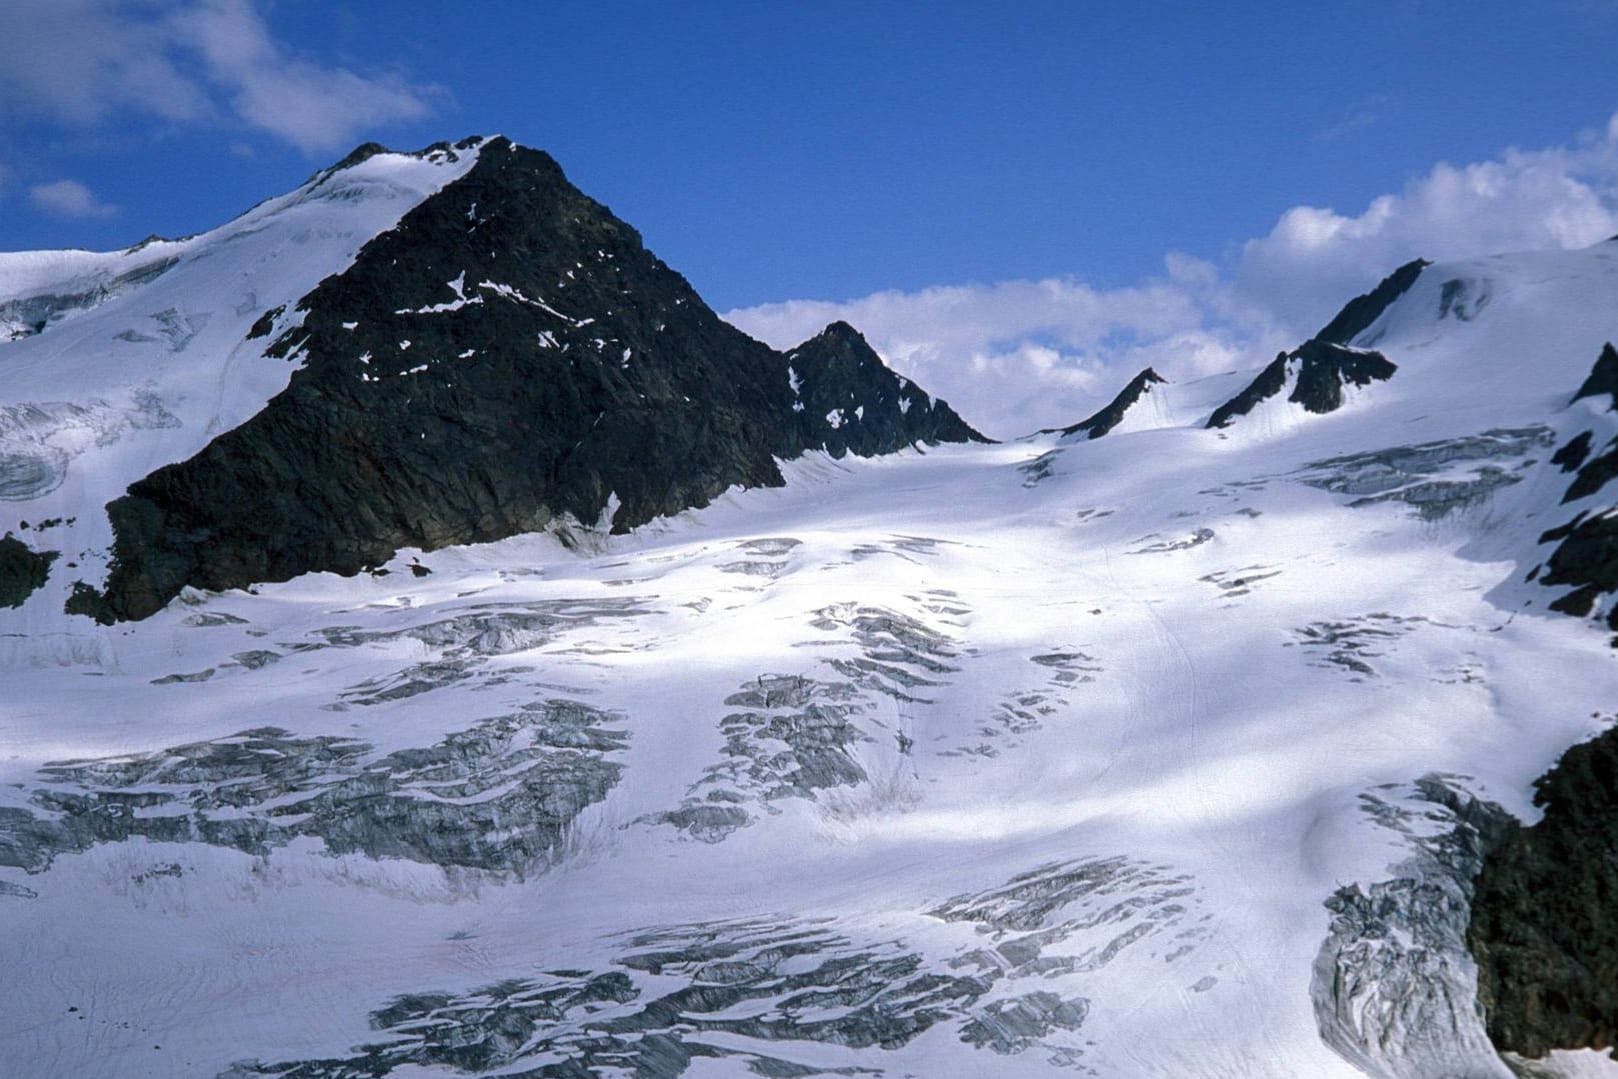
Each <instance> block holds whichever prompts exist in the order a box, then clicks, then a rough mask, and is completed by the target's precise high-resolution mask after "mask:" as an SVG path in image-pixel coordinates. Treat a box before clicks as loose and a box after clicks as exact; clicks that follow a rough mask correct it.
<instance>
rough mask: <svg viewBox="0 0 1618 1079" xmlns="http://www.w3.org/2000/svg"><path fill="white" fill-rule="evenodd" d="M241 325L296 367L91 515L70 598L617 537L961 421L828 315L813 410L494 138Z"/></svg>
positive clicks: (622, 233)
mask: <svg viewBox="0 0 1618 1079" xmlns="http://www.w3.org/2000/svg"><path fill="white" fill-rule="evenodd" d="M471 145H472V144H471V143H462V144H459V145H458V146H457V147H455V148H453V149H451V148H449V147H439V148H438V149H439V150H440V151H441V152H449V153H453V152H455V151H457V150H459V151H463V152H464V151H468V150H469V149H470V147H471ZM371 152H375V150H374V148H369V147H363V148H361V150H360V151H356V155H351V159H350V160H352V159H363V157H362V156H358V155H368V153H371ZM340 167H341V165H339V166H338V167H337V168H340ZM337 168H334V169H332V170H327V171H326V172H324V173H322V174H318V175H317V181H318V180H320V179H323V178H325V177H328V176H330V175H331V174H332V173H333V172H335V171H337ZM298 314H301V315H302V320H301V324H300V323H298V320H297V315H298ZM834 330H836V328H834ZM254 333H255V334H262V335H264V336H265V337H266V338H269V339H270V341H269V347H268V349H267V351H266V356H267V358H266V359H265V361H264V362H267V363H269V362H287V361H288V360H297V361H301V362H302V366H301V367H300V368H299V370H297V371H296V372H295V373H294V374H293V376H292V379H291V382H290V384H289V385H288V386H287V388H286V390H285V391H283V392H282V393H281V394H279V395H278V396H277V397H275V398H274V399H273V400H271V401H270V402H269V403H268V404H267V405H266V407H265V408H264V409H263V410H262V411H261V412H259V413H258V414H257V415H255V416H254V417H253V418H252V419H250V420H249V421H248V422H246V423H245V424H243V425H242V426H240V427H238V428H236V429H235V430H233V431H230V432H228V433H226V434H224V435H222V436H220V437H219V438H218V439H216V440H215V441H214V442H212V443H211V444H209V445H208V446H207V447H206V448H205V449H203V451H202V452H201V453H199V454H197V455H196V456H195V457H193V458H191V459H190V460H188V461H183V462H179V463H177V464H173V465H169V466H167V467H164V468H162V469H159V470H158V471H156V472H154V473H152V474H151V475H149V476H147V477H145V478H144V479H142V480H140V481H138V482H137V483H135V484H133V485H132V486H131V487H130V489H129V491H128V493H127V494H126V495H125V496H124V497H122V498H120V499H118V500H117V501H115V502H113V503H112V504H111V505H110V506H109V507H108V513H109V515H110V516H111V519H112V523H113V528H114V533H115V537H116V539H115V543H114V548H113V560H112V565H111V568H110V572H109V574H108V578H107V584H106V587H105V590H104V591H101V592H96V591H94V590H92V589H90V588H88V587H84V586H81V587H80V588H79V589H78V590H77V591H76V593H75V596H74V598H73V600H71V601H70V603H69V610H70V611H74V612H76V613H82V614H88V615H92V616H94V617H95V618H97V619H98V620H100V621H104V622H111V621H116V620H121V619H138V618H143V617H146V616H148V615H150V614H152V613H154V612H155V611H157V610H158V609H160V608H161V607H162V606H163V605H164V604H165V603H166V602H167V601H168V600H169V599H171V598H172V597H173V596H175V595H176V594H178V593H179V591H180V590H181V589H182V588H183V587H185V586H187V585H191V586H196V587H201V588H207V589H226V588H234V587H241V586H245V585H248V584H251V583H254V582H261V581H280V580H287V579H290V578H292V577H295V576H297V575H299V574H303V573H308V572H312V571H318V570H330V571H335V572H338V573H342V574H352V573H355V572H358V571H359V570H361V569H363V568H365V567H367V566H372V565H375V564H377V563H380V562H383V561H385V560H387V559H388V558H389V557H391V556H392V555H393V553H394V552H395V551H397V550H398V549H399V548H401V547H407V546H408V547H421V548H424V549H432V548H437V547H443V546H446V545H450V544H460V543H473V542H481V541H488V540H495V539H501V538H504V537H506V536H511V535H514V534H517V533H520V532H526V531H532V530H537V529H542V528H544V527H545V526H546V525H547V524H548V523H549V522H551V521H552V520H553V519H555V518H557V517H558V516H560V515H562V514H569V515H571V516H573V517H574V518H576V519H578V520H580V521H585V522H591V521H595V520H597V519H599V518H600V517H601V515H602V513H603V512H604V511H605V510H606V509H607V508H608V506H609V499H610V498H612V497H616V500H617V505H616V510H615V512H614V514H613V517H612V520H611V527H612V529H613V530H614V531H616V532H623V531H627V530H628V529H630V528H633V527H635V526H636V525H639V524H642V523H644V522H646V521H648V520H650V519H652V518H654V517H657V516H659V515H662V514H671V513H676V512H679V511H680V510H683V509H686V508H689V507H693V506H701V505H704V504H706V503H707V502H708V501H709V500H710V499H712V498H713V497H714V496H715V495H717V494H718V493H720V492H721V491H723V490H725V489H726V488H727V487H729V486H731V485H734V484H741V485H744V486H767V485H777V484H779V483H781V482H782V480H781V475H780V471H779V469H778V468H777V467H776V460H777V459H778V458H791V457H794V456H797V455H799V454H801V453H803V452H804V451H805V450H807V449H814V448H825V449H828V450H830V451H832V452H842V451H844V450H849V449H852V450H853V451H854V452H856V453H880V452H886V451H889V450H892V449H895V448H898V447H899V446H902V445H905V444H907V443H908V442H910V441H912V440H914V439H924V440H965V439H968V438H972V437H975V436H976V433H975V432H973V431H972V430H971V428H969V427H967V426H966V425H965V424H964V423H962V422H961V421H960V419H959V417H957V416H955V414H954V413H953V412H951V411H949V409H948V408H947V406H944V405H943V404H942V403H941V402H939V403H938V404H937V405H936V406H935V405H934V404H933V403H932V402H931V401H930V400H928V399H927V398H926V395H925V394H921V393H920V392H919V390H917V389H916V388H915V387H907V388H904V387H899V383H898V380H897V377H896V376H894V375H893V374H892V373H891V372H889V371H887V370H886V369H885V368H883V367H882V366H881V363H880V361H879V360H876V359H875V357H874V353H869V349H868V348H865V353H867V354H868V355H865V354H860V353H859V348H863V347H864V342H863V341H862V340H859V338H858V335H857V334H853V333H852V331H851V330H846V328H845V329H844V330H836V332H833V331H828V333H827V334H823V335H821V337H820V338H816V339H815V341H814V342H810V343H809V344H808V345H806V346H805V350H807V354H806V355H804V356H803V357H802V358H801V359H800V360H798V361H796V362H798V364H799V366H800V368H801V376H802V377H803V378H804V379H805V380H806V381H805V385H804V388H805V389H811V388H812V390H813V392H814V393H816V394H821V395H823V396H825V397H826V399H827V400H830V401H833V404H835V406H836V408H837V410H838V412H837V413H836V414H835V415H836V422H835V423H834V422H833V421H831V420H828V419H827V417H826V413H827V412H829V411H830V410H831V405H828V406H827V407H826V408H824V409H822V408H820V406H819V404H816V405H815V408H814V409H811V408H810V407H809V405H808V404H807V403H804V402H801V401H800V400H799V398H798V396H797V395H796V394H795V393H794V388H793V386H792V384H791V380H790V379H789V374H788V364H789V361H788V360H787V359H786V357H784V356H782V355H781V354H780V353H777V352H775V351H773V350H772V349H770V348H769V347H768V346H766V345H763V344H761V343H760V342H758V341H755V340H753V339H752V338H750V337H748V336H747V335H745V334H743V333H742V332H741V331H739V330H737V329H735V328H734V327H732V326H730V325H729V324H727V323H725V322H723V321H722V320H720V319H719V318H718V316H716V315H715V314H714V313H713V312H712V311H711V310H710V309H709V308H708V307H707V306H706V305H705V304H704V303H703V302H702V300H701V299H700V298H699V297H698V296H697V294H696V293H695V292H694V291H693V290H692V289H691V287H690V285H689V284H687V282H686V281H685V279H684V278H682V277H681V276H680V275H679V274H677V273H675V272H674V271H672V270H671V269H669V268H668V267H667V266H666V265H664V264H663V262H661V261H660V260H659V259H658V258H657V257H656V256H655V255H653V254H652V253H651V252H650V251H648V250H647V249H646V248H645V247H644V246H643V245H642V243H641V239H640V236H639V235H638V234H637V233H636V232H635V230H634V229H632V228H631V227H629V226H628V225H626V224H624V223H623V222H622V221H620V220H618V219H617V218H616V217H614V216H613V215H612V213H611V212H610V211H608V210H607V208H606V207H604V206H602V205H600V204H599V203H597V202H595V201H593V200H591V199H590V198H588V197H587V196H585V195H584V194H582V193H581V192H580V191H578V189H577V188H575V187H573V185H572V184H570V183H569V182H568V181H567V178H566V177H565V176H564V175H563V173H562V170H561V168H560V167H558V165H557V164H556V162H555V161H553V160H552V159H551V158H550V157H549V156H548V155H546V154H544V153H542V152H540V151H537V150H531V149H526V148H523V147H519V146H516V145H513V144H511V143H509V142H507V141H505V140H503V139H496V140H492V141H490V142H488V143H486V144H484V145H483V146H482V148H481V150H480V151H479V158H478V161H477V163H476V164H475V165H473V166H472V168H471V169H470V170H469V171H468V172H467V173H466V174H465V175H464V176H463V177H462V178H461V179H460V180H457V181H455V182H453V183H451V184H449V185H447V186H446V187H444V188H443V189H442V190H441V191H440V192H439V193H437V194H436V195H434V196H432V197H430V198H428V199H426V200H424V201H423V202H422V203H421V204H420V205H418V206H417V207H415V208H414V209H413V210H411V211H410V212H409V213H407V214H406V215H405V216H404V218H403V219H402V220H401V221H400V222H399V225H398V226H397V227H396V228H394V229H392V230H390V231H388V232H384V233H382V234H381V235H379V236H377V237H375V238H374V239H373V240H371V241H370V242H369V243H368V244H366V245H365V246H364V247H363V248H362V249H361V251H360V252H359V255H358V257H357V258H356V259H355V261H354V264H353V265H352V266H351V267H350V268H349V269H348V270H346V271H344V272H342V273H339V274H336V275H334V276H332V277H328V278H327V279H326V280H325V281H323V282H321V284H320V285H319V286H317V287H316V288H315V290H314V291H313V292H311V293H310V294H308V295H307V296H305V297H303V298H302V299H301V300H299V301H298V303H297V305H296V309H295V311H294V312H292V313H290V314H288V313H285V312H282V313H281V314H279V315H277V314H276V313H275V312H271V313H270V314H269V315H267V316H266V319H265V320H261V323H260V325H257V326H255V327H254ZM828 335H830V336H829V337H828ZM823 339H825V340H824V341H823ZM817 342H819V343H817ZM856 342H857V344H858V347H856ZM800 351H804V350H800ZM276 357H279V359H277V358H276ZM907 396H908V399H910V400H911V401H912V402H913V404H912V405H911V406H910V408H909V410H908V411H906V410H905V409H904V407H903V406H902V404H901V402H902V401H903V400H905V399H906V397H907ZM817 401H818V398H817ZM795 406H798V407H795ZM862 406H863V409H864V411H863V413H862V412H861V408H862ZM817 409H818V411H816V410H817ZM896 413H897V416H896V415H895V414H896ZM862 417H863V418H862Z"/></svg>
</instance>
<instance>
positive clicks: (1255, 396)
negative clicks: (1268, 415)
mask: <svg viewBox="0 0 1618 1079" xmlns="http://www.w3.org/2000/svg"><path fill="white" fill-rule="evenodd" d="M1396 370H1398V368H1397V366H1396V365H1395V364H1394V363H1393V362H1392V361H1390V360H1389V359H1388V358H1387V357H1386V356H1384V355H1382V353H1380V352H1373V351H1371V350H1369V349H1355V348H1346V347H1344V346H1342V345H1337V344H1333V343H1331V342H1330V341H1324V340H1321V339H1320V338H1318V337H1317V338H1311V339H1310V340H1308V341H1305V342H1304V343H1303V344H1301V345H1299V346H1298V347H1297V348H1295V349H1293V350H1292V351H1291V352H1283V353H1281V354H1280V355H1279V356H1277V357H1276V358H1275V359H1274V360H1271V361H1270V363H1269V364H1268V365H1267V366H1266V367H1265V368H1264V370H1262V371H1260V372H1259V374H1258V377H1257V378H1255V379H1254V380H1253V381H1252V382H1251V383H1249V384H1248V385H1247V387H1246V388H1244V389H1243V390H1242V391H1241V393H1238V394H1237V395H1236V396H1235V397H1233V398H1231V399H1230V400H1229V401H1226V402H1225V403H1224V404H1222V405H1220V406H1219V407H1218V408H1216V409H1214V412H1213V415H1212V416H1210V417H1209V418H1208V426H1209V427H1211V428H1212V427H1228V426H1230V424H1231V422H1232V421H1234V420H1235V419H1236V417H1237V416H1245V415H1246V414H1247V413H1249V412H1251V411H1253V409H1254V408H1256V407H1258V405H1259V403H1260V402H1262V401H1264V400H1267V399H1268V398H1271V397H1274V396H1275V395H1276V394H1278V393H1280V392H1281V391H1282V390H1283V389H1285V388H1286V384H1287V381H1288V378H1289V376H1291V375H1292V374H1293V372H1296V374H1297V381H1296V382H1294V383H1293V386H1292V392H1291V393H1290V394H1288V395H1287V400H1288V401H1292V402H1294V403H1296V404H1300V405H1302V406H1303V407H1304V410H1305V411H1306V412H1313V413H1315V414H1316V415H1325V414H1326V413H1329V412H1336V411H1337V410H1338V409H1339V408H1341V407H1342V404H1343V387H1344V386H1345V385H1354V386H1369V385H1370V384H1371V383H1372V382H1385V381H1387V380H1388V379H1390V378H1392V377H1393V373H1394V371H1396Z"/></svg>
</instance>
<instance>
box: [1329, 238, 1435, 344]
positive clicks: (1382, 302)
mask: <svg viewBox="0 0 1618 1079" xmlns="http://www.w3.org/2000/svg"><path fill="white" fill-rule="evenodd" d="M1431 265H1432V263H1430V262H1428V261H1427V260H1426V259H1413V260H1412V261H1410V262H1407V263H1405V264H1404V265H1403V266H1401V267H1399V268H1398V269H1397V270H1394V271H1393V272H1392V273H1390V274H1389V275H1388V276H1386V277H1384V278H1383V279H1382V280H1381V281H1380V282H1378V283H1377V286H1376V288H1374V289H1372V290H1371V291H1370V292H1366V293H1362V294H1361V295H1359V296H1356V297H1354V298H1353V299H1352V300H1350V301H1348V303H1346V304H1344V305H1343V309H1342V310H1341V311H1339V312H1337V315H1336V317H1335V318H1333V319H1332V320H1331V321H1330V322H1328V323H1326V325H1325V326H1323V327H1321V330H1320V332H1319V333H1317V334H1315V340H1317V341H1324V342H1326V343H1327V344H1332V345H1346V344H1349V343H1350V342H1352V341H1353V340H1354V338H1356V337H1358V336H1359V335H1360V334H1362V333H1364V332H1365V331H1366V330H1368V329H1370V328H1371V325H1372V323H1374V322H1376V320H1377V319H1379V318H1381V317H1382V312H1384V311H1386V310H1387V309H1388V308H1389V307H1391V306H1392V305H1393V301H1394V300H1397V299H1398V298H1399V297H1400V296H1403V295H1404V294H1405V293H1406V292H1408V291H1410V286H1411V285H1414V284H1415V283H1416V278H1418V277H1420V276H1421V271H1423V270H1425V269H1426V268H1427V267H1428V266H1431Z"/></svg>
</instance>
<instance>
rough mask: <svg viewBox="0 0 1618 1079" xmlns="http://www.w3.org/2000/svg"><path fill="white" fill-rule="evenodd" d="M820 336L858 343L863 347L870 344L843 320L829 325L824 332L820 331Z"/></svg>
mask: <svg viewBox="0 0 1618 1079" xmlns="http://www.w3.org/2000/svg"><path fill="white" fill-rule="evenodd" d="M818 336H820V337H825V338H829V339H831V340H833V341H858V342H859V343H860V344H862V345H864V344H867V343H868V342H867V341H866V340H865V335H864V334H862V333H860V331H858V330H856V329H855V328H854V327H853V326H850V325H849V324H848V323H846V322H844V321H843V320H842V319H838V320H837V321H836V322H833V323H831V324H829V325H828V326H827V327H826V328H825V329H824V330H821V331H820V333H819V335H818Z"/></svg>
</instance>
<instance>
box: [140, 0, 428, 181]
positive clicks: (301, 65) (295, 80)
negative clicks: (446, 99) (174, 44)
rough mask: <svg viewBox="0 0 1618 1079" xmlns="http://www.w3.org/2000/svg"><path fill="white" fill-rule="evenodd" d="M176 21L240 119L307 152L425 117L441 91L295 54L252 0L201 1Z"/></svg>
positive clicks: (179, 31)
mask: <svg viewBox="0 0 1618 1079" xmlns="http://www.w3.org/2000/svg"><path fill="white" fill-rule="evenodd" d="M172 22H173V26H174V27H175V28H176V31H177V35H178V38H179V40H180V41H181V42H183V43H185V44H186V45H189V46H191V47H193V48H195V49H196V50H197V51H198V53H200V55H201V56H202V59H203V61H204V63H205V65H206V68H207V71H208V75H209V78H210V79H211V80H212V81H213V82H214V83H215V84H217V85H218V86H220V87H223V88H225V89H226V90H227V92H228V93H229V94H230V95H231V104H232V106H233V108H234V110H235V112H236V114H237V115H238V116H240V117H241V118H242V119H244V120H246V121H247V122H248V123H249V124H252V125H253V126H255V127H258V128H260V129H262V130H264V131H268V132H270V133H271V134H273V135H276V136H278V137H280V138H282V139H284V140H286V141H287V142H290V143H292V144H293V145H295V146H297V147H299V148H300V149H303V150H306V151H311V152H312V151H319V150H332V149H337V148H340V147H342V146H344V145H346V144H348V143H350V142H352V141H353V139H354V137H355V135H356V134H357V133H358V132H360V131H364V130H366V129H367V128H369V127H371V126H373V125H375V124H380V123H385V122H387V121H390V120H415V119H420V118H421V117H424V116H426V115H427V114H428V113H429V112H430V111H431V110H430V108H429V106H428V103H427V102H428V98H430V97H431V96H433V95H434V94H436V93H437V92H438V91H437V90H436V89H434V88H431V87H426V88H422V87H413V86H411V85H409V84H407V83H406V82H404V81H403V80H402V79H399V78H397V77H395V76H380V77H366V76H362V75H357V74H355V73H354V72H352V71H349V70H347V69H345V68H328V67H322V66H320V65H318V64H313V63H310V62H308V61H305V60H300V59H295V58H293V57H290V56H288V55H287V54H286V53H285V51H284V50H283V49H282V48H281V47H280V45H279V44H277V43H276V42H275V41H274V40H273V39H272V38H271V37H270V33H269V28H268V27H267V26H265V24H264V21H263V20H262V19H261V18H259V16H258V13H257V12H256V11H255V10H254V9H253V6H252V4H251V2H250V0H201V2H199V3H196V4H194V5H192V6H191V7H189V8H187V9H185V10H182V11H180V12H179V13H177V14H176V15H175V16H174V18H173V20H172Z"/></svg>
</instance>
